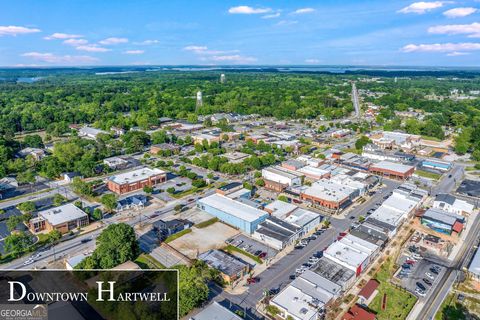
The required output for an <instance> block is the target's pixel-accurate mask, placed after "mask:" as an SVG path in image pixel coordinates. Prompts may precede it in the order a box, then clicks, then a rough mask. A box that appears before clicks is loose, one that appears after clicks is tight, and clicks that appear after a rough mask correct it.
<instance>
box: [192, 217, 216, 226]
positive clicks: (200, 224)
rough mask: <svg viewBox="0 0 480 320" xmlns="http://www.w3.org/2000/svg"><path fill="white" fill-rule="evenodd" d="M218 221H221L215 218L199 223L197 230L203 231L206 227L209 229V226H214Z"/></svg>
mask: <svg viewBox="0 0 480 320" xmlns="http://www.w3.org/2000/svg"><path fill="white" fill-rule="evenodd" d="M218 221H219V219H218V218H217V217H215V218H212V219H209V220H207V221H203V222H200V223H197V224H196V225H195V228H199V229H203V228H206V227H208V226H210V225H212V224H214V223H216V222H218Z"/></svg>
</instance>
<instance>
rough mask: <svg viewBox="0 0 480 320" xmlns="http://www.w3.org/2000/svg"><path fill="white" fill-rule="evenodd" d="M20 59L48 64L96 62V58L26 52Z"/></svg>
mask: <svg viewBox="0 0 480 320" xmlns="http://www.w3.org/2000/svg"><path fill="white" fill-rule="evenodd" d="M22 57H27V58H31V59H33V60H37V61H42V62H48V63H52V64H85V63H92V62H96V61H98V59H97V58H94V57H90V56H71V55H65V56H58V55H55V54H53V53H49V52H46V53H41V52H26V53H24V54H22Z"/></svg>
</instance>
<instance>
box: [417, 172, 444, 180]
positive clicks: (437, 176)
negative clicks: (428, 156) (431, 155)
mask: <svg viewBox="0 0 480 320" xmlns="http://www.w3.org/2000/svg"><path fill="white" fill-rule="evenodd" d="M415 173H416V174H417V175H419V176H420V177H424V178H429V179H433V180H439V179H440V177H441V176H442V175H441V174H438V173H432V172H428V171H424V170H418V169H417V170H415Z"/></svg>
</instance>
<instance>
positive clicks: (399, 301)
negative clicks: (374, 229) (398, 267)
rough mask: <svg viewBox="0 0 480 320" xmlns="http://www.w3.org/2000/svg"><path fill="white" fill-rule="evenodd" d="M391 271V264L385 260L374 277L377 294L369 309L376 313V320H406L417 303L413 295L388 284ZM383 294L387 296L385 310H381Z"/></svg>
mask: <svg viewBox="0 0 480 320" xmlns="http://www.w3.org/2000/svg"><path fill="white" fill-rule="evenodd" d="M393 271H394V270H393V262H391V261H390V260H387V261H385V263H384V264H383V265H382V268H381V269H380V270H379V271H378V273H377V274H376V277H375V278H376V279H377V280H378V281H379V282H380V285H379V287H378V294H377V295H376V297H375V298H374V299H373V301H372V302H371V303H370V305H369V308H370V309H371V310H373V311H375V312H376V313H377V319H378V320H393V319H406V318H407V315H408V314H409V313H410V310H412V308H413V306H414V305H415V302H416V301H417V298H416V297H415V296H414V295H412V294H410V293H409V292H407V291H405V290H404V289H401V288H397V287H396V286H395V285H393V284H391V283H390V282H388V279H390V278H391V276H392V274H393ZM384 294H386V295H387V304H386V307H385V310H382V300H383V296H384Z"/></svg>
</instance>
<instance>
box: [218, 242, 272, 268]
mask: <svg viewBox="0 0 480 320" xmlns="http://www.w3.org/2000/svg"><path fill="white" fill-rule="evenodd" d="M223 250H225V251H227V252H232V251H235V252H238V253H240V254H243V255H244V256H247V257H249V258H250V259H252V260H253V261H255V262H257V263H258V264H262V263H263V261H262V259H260V258H259V257H257V256H254V255H253V254H250V253H248V252H247V251H244V250H242V249H240V248H237V247H235V246H232V245H230V244H229V245H228V246H226V247H225V248H224V249H223Z"/></svg>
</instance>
